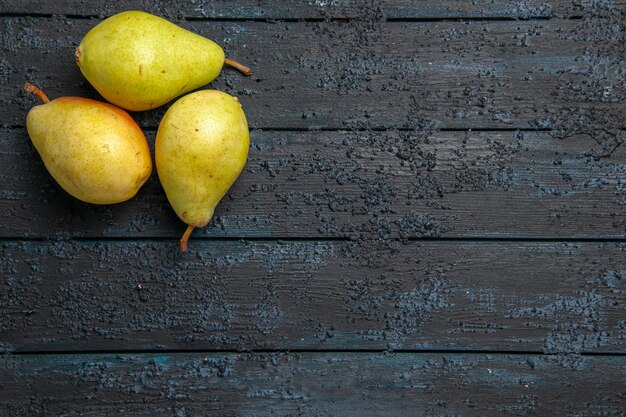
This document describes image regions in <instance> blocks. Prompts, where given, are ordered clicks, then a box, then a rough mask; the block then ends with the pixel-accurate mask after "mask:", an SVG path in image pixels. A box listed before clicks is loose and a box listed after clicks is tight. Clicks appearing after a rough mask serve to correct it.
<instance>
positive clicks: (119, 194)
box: [24, 83, 152, 204]
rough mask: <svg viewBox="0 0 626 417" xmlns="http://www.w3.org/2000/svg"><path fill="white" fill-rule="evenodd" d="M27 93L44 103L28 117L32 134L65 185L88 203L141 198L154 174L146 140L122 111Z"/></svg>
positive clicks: (77, 99) (28, 86) (84, 101)
mask: <svg viewBox="0 0 626 417" xmlns="http://www.w3.org/2000/svg"><path fill="white" fill-rule="evenodd" d="M24 89H25V90H26V91H27V92H29V93H33V94H35V95H37V96H38V97H39V98H40V99H41V100H42V101H43V103H44V104H42V105H38V106H35V107H33V108H32V109H31V110H30V111H29V112H28V116H27V117H26V128H27V130H28V134H29V136H30V138H31V140H32V142H33V145H35V149H37V152H39V155H40V156H41V159H42V160H43V162H44V165H45V166H46V168H47V169H48V171H49V172H50V174H51V175H52V176H53V177H54V179H55V180H56V181H57V182H58V183H59V185H60V186H61V187H63V189H64V190H65V191H67V192H68V193H70V194H71V195H73V196H74V197H76V198H78V199H79V200H82V201H85V202H87V203H93V204H113V203H119V202H121V201H125V200H128V199H130V198H131V197H133V196H134V195H135V194H137V191H138V190H139V188H140V187H141V186H142V185H143V183H144V182H146V180H147V179H148V177H149V176H150V173H151V172H152V160H151V158H150V150H149V149H148V142H147V141H146V137H145V136H144V134H143V132H142V131H141V129H140V128H139V126H137V123H135V121H134V120H133V119H132V118H131V117H130V116H129V115H128V113H126V112H125V111H124V110H122V109H120V108H117V107H115V106H113V105H111V104H109V103H103V102H100V101H95V100H90V99H86V98H81V97H61V98H57V99H56V100H52V101H50V100H49V99H48V97H47V96H46V95H45V94H44V93H43V91H41V90H40V89H39V88H37V87H35V86H34V85H32V84H30V83H27V84H26V85H25V86H24Z"/></svg>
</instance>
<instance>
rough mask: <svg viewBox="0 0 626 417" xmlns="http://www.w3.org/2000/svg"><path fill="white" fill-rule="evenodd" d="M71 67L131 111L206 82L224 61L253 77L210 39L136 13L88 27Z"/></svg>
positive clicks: (157, 104) (101, 92)
mask: <svg viewBox="0 0 626 417" xmlns="http://www.w3.org/2000/svg"><path fill="white" fill-rule="evenodd" d="M76 63H77V65H78V66H79V67H80V70H81V71H82V73H83V75H84V76H85V78H87V80H89V82H90V83H91V84H92V85H93V86H94V87H95V89H96V90H98V92H99V93H100V94H101V95H102V96H103V97H104V98H106V99H107V100H108V101H110V102H111V103H113V104H115V105H117V106H119V107H122V108H124V109H127V110H132V111H141V110H150V109H154V108H156V107H159V106H162V105H163V104H165V103H167V102H169V101H171V100H172V99H174V98H176V97H178V96H180V95H181V94H184V93H187V92H189V91H191V90H195V89H197V88H199V87H202V86H204V85H206V84H208V83H210V82H211V81H213V80H214V79H215V78H217V76H218V75H219V73H220V71H221V70H222V66H223V64H224V63H226V64H229V65H231V66H233V67H235V68H237V69H239V70H240V71H242V72H243V73H244V74H246V75H250V74H252V71H251V70H250V69H249V68H248V67H246V66H244V65H241V64H239V63H237V62H235V61H232V60H230V59H228V58H225V57H224V51H223V50H222V48H221V47H220V46H219V45H218V44H216V43H215V42H213V41H212V40H210V39H207V38H204V37H202V36H200V35H197V34H195V33H193V32H190V31H188V30H185V29H183V28H181V27H180V26H177V25H175V24H174V23H171V22H169V21H167V20H165V19H162V18H160V17H158V16H154V15H152V14H149V13H145V12H141V11H127V12H122V13H119V14H116V15H113V16H111V17H109V18H108V19H105V20H104V21H102V22H101V23H99V24H98V25H97V26H95V27H94V28H93V29H91V30H90V31H89V32H88V33H87V35H85V37H84V38H83V40H82V41H81V43H80V45H79V46H78V48H77V49H76Z"/></svg>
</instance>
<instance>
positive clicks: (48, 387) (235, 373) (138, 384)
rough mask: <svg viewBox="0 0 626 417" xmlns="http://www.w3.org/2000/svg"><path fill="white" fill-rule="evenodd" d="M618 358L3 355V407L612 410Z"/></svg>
mask: <svg viewBox="0 0 626 417" xmlns="http://www.w3.org/2000/svg"><path fill="white" fill-rule="evenodd" d="M625 372H626V360H625V358H624V357H587V358H582V359H580V361H579V362H578V363H577V364H576V365H575V366H571V367H562V366H561V365H560V364H559V363H557V362H555V361H553V360H551V359H550V358H547V357H542V356H528V355H525V356H524V355H510V356H509V355H506V356H505V355H467V354H465V355H461V354H456V355H454V354H443V355H442V354H437V355H435V354H366V353H325V354H311V353H302V354H204V353H201V352H200V353H194V354H169V355H153V354H144V355H137V354H134V355H129V354H124V355H37V356H30V355H27V356H5V357H3V358H0V391H1V392H2V393H3V395H2V397H1V398H0V412H2V414H3V415H7V416H9V415H10V416H13V417H21V416H28V417H34V416H50V415H64V416H65V415H82V416H86V415H89V416H105V415H106V416H110V415H123V414H125V415H128V414H132V415H134V416H195V415H237V416H239V415H245V416H268V415H298V416H364V417H368V416H380V415H386V416H407V415H411V416H422V415H442V416H443V415H446V416H449V415H454V416H463V417H469V416H486V415H488V416H507V417H508V416H527V415H542V416H565V415H567V416H592V415H598V416H599V415H603V416H619V415H622V414H623V410H624V406H625V405H626V402H625V400H624V393H623V387H624V382H626V381H625V379H624V373H625Z"/></svg>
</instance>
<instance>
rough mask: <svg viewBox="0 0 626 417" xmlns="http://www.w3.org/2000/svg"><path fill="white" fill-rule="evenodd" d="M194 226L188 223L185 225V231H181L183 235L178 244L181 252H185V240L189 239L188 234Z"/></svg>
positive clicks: (189, 234)
mask: <svg viewBox="0 0 626 417" xmlns="http://www.w3.org/2000/svg"><path fill="white" fill-rule="evenodd" d="M194 228H195V226H192V225H189V226H187V230H185V233H183V237H182V238H181V239H180V246H179V249H180V251H181V252H185V251H186V250H187V241H188V240H189V236H191V232H193V229H194Z"/></svg>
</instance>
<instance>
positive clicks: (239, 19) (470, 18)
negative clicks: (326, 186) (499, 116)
mask: <svg viewBox="0 0 626 417" xmlns="http://www.w3.org/2000/svg"><path fill="white" fill-rule="evenodd" d="M0 18H32V19H51V18H65V19H72V20H85V19H101V18H102V16H98V15H74V14H52V13H0ZM582 18H583V16H582V15H571V16H563V17H560V16H559V17H552V16H533V17H513V16H459V17H387V18H385V19H384V21H386V22H416V23H437V22H502V21H514V22H528V21H530V22H532V21H546V20H552V19H562V20H580V19H582ZM183 20H185V21H188V22H264V23H273V22H303V23H315V22H336V21H341V22H349V21H352V20H358V18H355V17H349V16H334V17H329V18H325V17H295V18H267V17H211V16H185V17H183Z"/></svg>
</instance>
